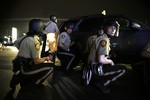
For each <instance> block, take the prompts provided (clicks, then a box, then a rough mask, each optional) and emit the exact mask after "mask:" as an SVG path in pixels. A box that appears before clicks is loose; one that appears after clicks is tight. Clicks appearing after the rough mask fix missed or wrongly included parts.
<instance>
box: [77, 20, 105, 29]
mask: <svg viewBox="0 0 150 100" xmlns="http://www.w3.org/2000/svg"><path fill="white" fill-rule="evenodd" d="M101 25H102V19H101V18H87V19H84V20H83V21H82V22H81V24H80V25H79V27H78V31H95V30H98V28H99V27H100V26H101Z"/></svg>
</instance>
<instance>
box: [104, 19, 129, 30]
mask: <svg viewBox="0 0 150 100" xmlns="http://www.w3.org/2000/svg"><path fill="white" fill-rule="evenodd" d="M111 19H113V20H116V21H118V23H119V24H120V30H131V29H130V27H129V20H127V19H125V18H106V19H105V22H106V21H107V20H111Z"/></svg>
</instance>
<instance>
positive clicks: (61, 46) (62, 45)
mask: <svg viewBox="0 0 150 100" xmlns="http://www.w3.org/2000/svg"><path fill="white" fill-rule="evenodd" d="M58 45H59V47H60V48H62V49H63V50H64V51H69V48H66V47H65V45H64V44H63V43H61V42H59V44H58Z"/></svg>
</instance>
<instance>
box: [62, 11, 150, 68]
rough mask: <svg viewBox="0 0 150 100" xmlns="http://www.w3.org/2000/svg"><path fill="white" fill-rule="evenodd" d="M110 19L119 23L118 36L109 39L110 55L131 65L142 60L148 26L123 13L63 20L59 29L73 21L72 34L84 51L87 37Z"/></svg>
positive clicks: (147, 36)
mask: <svg viewBox="0 0 150 100" xmlns="http://www.w3.org/2000/svg"><path fill="white" fill-rule="evenodd" d="M110 19H114V20H116V21H118V22H119V24H120V31H119V32H120V33H119V37H117V38H116V37H115V38H113V39H111V47H112V55H115V56H114V58H113V59H114V61H115V62H116V63H128V64H132V65H135V64H136V63H138V62H140V61H142V57H141V55H140V53H141V51H142V49H143V48H144V47H145V45H146V44H147V42H148V41H149V39H150V28H149V27H148V26H146V25H144V24H143V23H141V22H139V21H137V20H135V19H131V18H129V17H127V16H124V15H102V14H98V15H89V16H80V17H74V18H70V19H68V20H67V21H64V22H63V23H62V24H61V25H60V26H59V29H60V32H62V31H64V30H65V26H66V25H67V24H69V23H74V25H75V28H74V30H73V35H74V37H75V40H76V41H78V42H80V43H81V46H82V51H84V49H85V45H86V41H87V39H88V37H89V36H91V35H93V34H96V31H97V30H98V28H99V27H100V26H101V25H103V23H105V21H107V20H110Z"/></svg>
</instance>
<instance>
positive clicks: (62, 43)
mask: <svg viewBox="0 0 150 100" xmlns="http://www.w3.org/2000/svg"><path fill="white" fill-rule="evenodd" d="M73 28H74V25H73V24H69V25H67V26H66V32H62V33H61V34H60V36H59V42H58V53H57V56H58V58H59V59H60V61H61V66H62V67H63V69H64V71H65V72H67V73H68V72H70V71H72V69H73V68H74V67H76V65H77V64H75V60H76V55H75V52H74V51H75V49H74V44H75V41H72V38H71V33H72V30H73Z"/></svg>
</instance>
